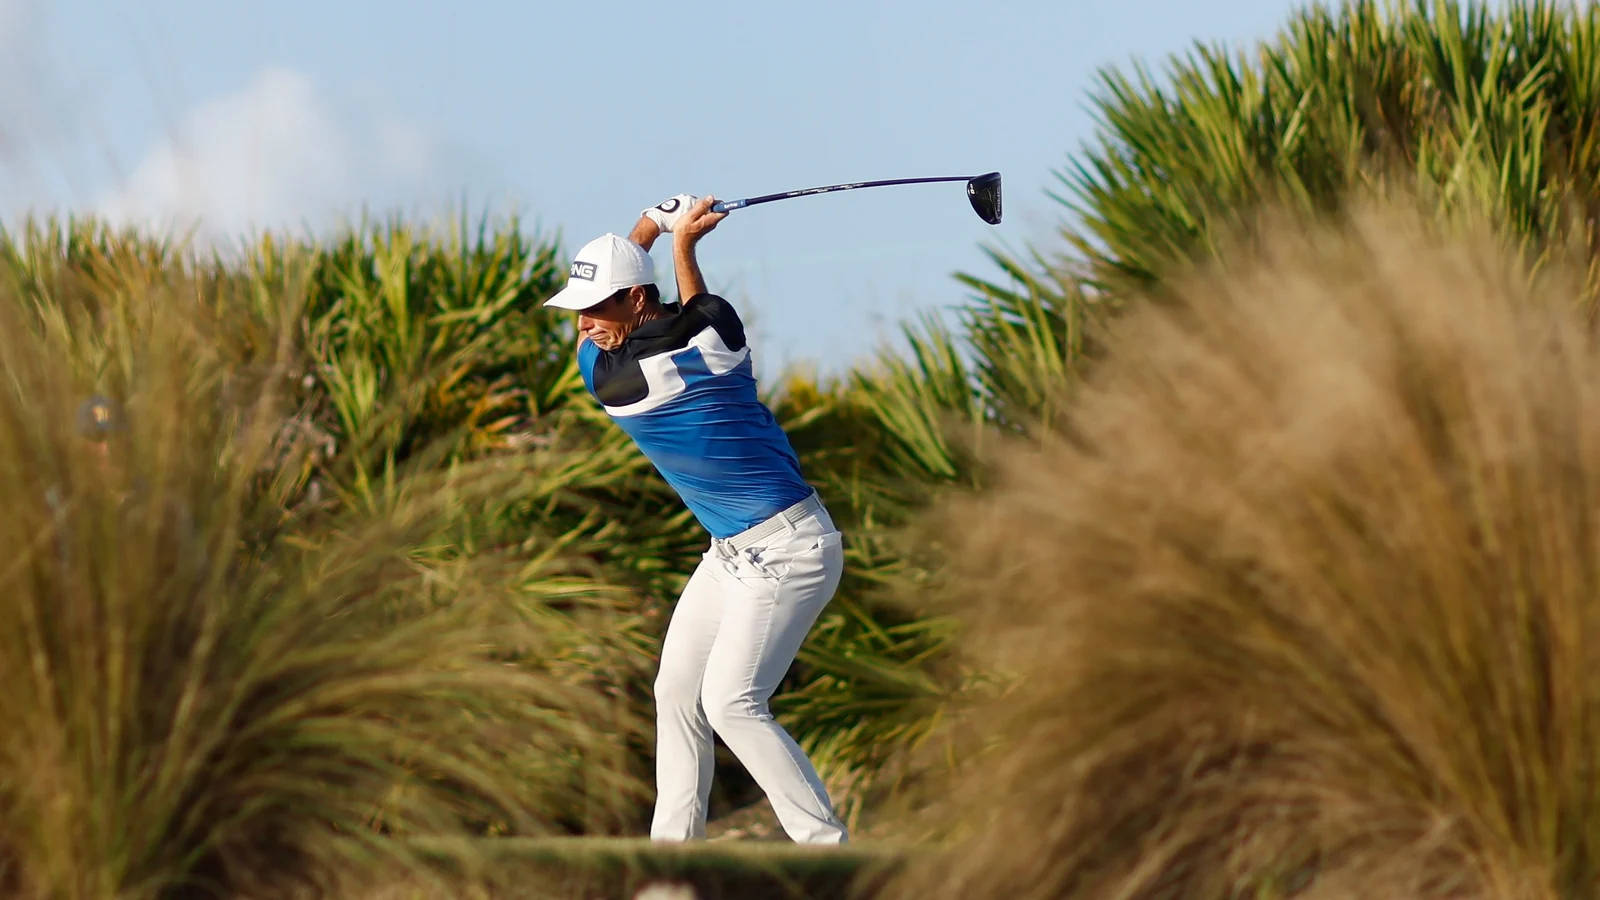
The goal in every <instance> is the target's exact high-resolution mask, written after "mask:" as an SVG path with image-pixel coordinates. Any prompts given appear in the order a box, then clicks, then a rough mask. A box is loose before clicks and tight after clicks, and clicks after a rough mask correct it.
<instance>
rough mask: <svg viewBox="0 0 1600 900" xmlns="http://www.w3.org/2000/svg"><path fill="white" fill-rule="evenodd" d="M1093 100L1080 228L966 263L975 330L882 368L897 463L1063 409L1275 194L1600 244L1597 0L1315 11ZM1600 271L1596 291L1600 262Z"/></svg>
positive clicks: (1589, 250)
mask: <svg viewBox="0 0 1600 900" xmlns="http://www.w3.org/2000/svg"><path fill="white" fill-rule="evenodd" d="M1092 107H1093V109H1094V111H1095V114H1096V117H1097V120H1098V123H1099V128H1098V131H1097V135H1096V137H1095V139H1094V140H1093V141H1092V142H1091V143H1089V144H1088V145H1086V146H1084V147H1081V148H1079V151H1078V152H1076V153H1075V154H1074V155H1073V156H1072V158H1071V159H1070V160H1069V162H1068V164H1067V165H1066V166H1065V167H1064V169H1063V170H1062V172H1061V173H1060V174H1059V179H1060V182H1061V185H1060V187H1061V190H1060V191H1059V192H1055V193H1052V195H1051V196H1053V197H1054V198H1055V199H1056V200H1057V201H1058V202H1059V203H1060V204H1061V207H1062V210H1063V212H1064V213H1065V214H1066V219H1065V220H1064V221H1063V223H1062V225H1061V228H1060V231H1059V238H1060V241H1059V244H1058V245H1055V246H1049V247H1039V248H1034V249H1032V250H1029V251H1028V252H1026V253H1025V254H1022V255H1020V256H1018V255H1010V254H1006V253H1001V252H998V251H997V252H993V253H991V258H992V260H993V262H994V263H995V265H996V268H997V269H998V270H999V273H998V276H997V277H990V276H977V275H971V274H968V275H964V276H962V281H963V282H964V283H965V284H966V285H967V287H968V288H969V289H970V293H971V297H970V300H969V301H968V302H967V303H965V304H963V305H962V306H961V307H960V309H959V310H958V320H957V323H956V325H955V326H954V327H953V328H952V327H950V326H945V325H941V324H939V323H938V322H930V323H926V324H924V325H922V326H920V327H917V328H914V329H912V330H911V331H910V333H909V338H910V343H911V345H912V351H911V353H910V361H909V363H907V362H902V363H898V364H897V365H898V366H899V367H900V368H890V370H889V371H888V372H886V373H880V372H878V371H875V370H873V369H864V370H863V372H864V377H863V379H862V383H861V384H860V385H859V387H860V396H859V399H860V401H861V402H862V403H864V404H866V405H867V406H869V407H870V408H872V409H874V410H875V411H876V412H877V415H878V417H879V419H880V420H881V421H882V422H883V423H884V424H885V425H893V426H895V427H897V428H899V429H900V431H899V432H898V437H897V438H896V440H898V441H900V442H902V443H904V444H907V445H908V446H904V447H895V448H892V454H891V458H890V462H891V464H893V465H895V466H896V467H897V468H907V467H909V468H911V469H914V470H920V471H924V472H927V473H929V474H930V475H932V476H933V477H934V478H936V479H941V480H947V481H948V480H954V481H963V480H966V481H970V480H971V478H972V477H973V475H972V472H971V468H970V465H969V463H970V461H968V463H963V461H962V460H961V458H960V453H959V452H957V451H955V450H954V449H953V448H952V447H951V446H949V441H950V435H951V432H950V431H948V430H946V431H938V430H932V429H930V427H929V425H928V424H927V423H929V422H931V421H933V420H935V419H941V420H944V421H946V422H957V423H969V422H971V421H973V420H974V419H979V420H985V419H987V420H992V421H995V422H997V423H999V424H1001V425H1002V426H1003V427H1004V429H1005V430H1012V431H1015V430H1019V429H1026V428H1028V427H1030V425H1029V423H1032V425H1033V426H1037V425H1040V424H1045V423H1047V421H1048V419H1049V417H1050V414H1051V413H1050V411H1049V410H1046V409H1045V408H1044V407H1045V405H1046V404H1052V403H1061V402H1065V397H1064V395H1062V394H1061V393H1060V391H1059V390H1058V389H1059V388H1060V386H1061V385H1062V384H1063V383H1065V384H1068V385H1070V384H1071V383H1073V382H1074V381H1075V380H1076V378H1077V376H1078V375H1079V374H1080V373H1081V372H1082V371H1083V369H1084V367H1085V366H1086V365H1087V364H1088V363H1089V362H1091V361H1092V360H1094V359H1095V358H1097V357H1098V355H1099V353H1098V348H1097V347H1096V346H1095V344H1094V341H1093V340H1092V337H1091V335H1092V333H1093V332H1092V330H1089V329H1088V328H1087V327H1086V326H1089V325H1091V324H1093V323H1094V322H1096V321H1100V320H1103V319H1104V318H1105V317H1106V316H1108V315H1112V314H1115V313H1116V312H1117V311H1119V310H1121V309H1123V308H1124V307H1125V306H1126V304H1127V303H1128V302H1129V301H1130V299H1131V298H1133V297H1140V298H1145V297H1151V296H1154V297H1156V298H1157V299H1159V296H1160V293H1161V288H1162V285H1163V284H1164V283H1165V278H1166V276H1167V274H1168V273H1169V272H1171V271H1173V270H1174V269H1175V268H1181V267H1182V266H1184V265H1186V264H1188V263H1189V262H1191V261H1193V260H1196V259H1202V258H1207V257H1210V256H1212V255H1214V252H1215V250H1216V247H1217V244H1218V241H1219V240H1222V239H1224V238H1225V237H1226V236H1229V235H1233V234H1235V233H1236V232H1237V231H1238V230H1239V229H1240V228H1241V227H1244V226H1246V225H1247V224H1248V223H1249V222H1250V221H1251V218H1250V217H1251V216H1252V215H1253V214H1254V211H1255V210H1256V209H1257V207H1259V206H1260V205H1262V204H1269V205H1272V206H1274V207H1278V208H1288V209H1293V210H1296V211H1298V212H1299V213H1301V214H1304V215H1317V214H1326V213H1331V212H1334V211H1336V210H1337V209H1338V208H1339V207H1340V206H1341V205H1342V204H1343V203H1345V202H1346V201H1347V199H1348V198H1350V197H1367V196H1371V195H1373V194H1379V195H1381V194H1385V193H1391V192H1392V193H1395V194H1396V196H1398V197H1401V198H1403V199H1404V200H1405V201H1406V202H1419V203H1421V204H1422V205H1423V206H1424V207H1425V208H1426V209H1428V210H1429V211H1430V214H1438V215H1462V216H1467V217H1473V216H1476V215H1478V214H1480V213H1482V212H1485V211H1487V212H1488V213H1489V214H1490V215H1491V217H1492V221H1493V222H1494V223H1495V227H1496V228H1497V229H1499V230H1500V231H1501V232H1502V233H1504V234H1505V235H1507V236H1508V237H1509V238H1511V239H1514V240H1516V241H1518V242H1520V243H1521V244H1522V246H1523V247H1524V249H1525V250H1526V251H1527V252H1529V253H1530V255H1531V256H1532V257H1534V258H1535V259H1538V258H1539V257H1540V256H1541V255H1543V254H1546V253H1556V254H1559V255H1566V254H1567V253H1568V251H1570V250H1572V249H1574V248H1576V249H1578V250H1579V251H1580V252H1583V253H1585V254H1586V255H1587V256H1588V257H1589V258H1590V259H1593V258H1595V254H1596V253H1597V252H1600V224H1597V217H1600V117H1597V116H1596V113H1595V111H1596V110H1597V109H1600V10H1597V8H1596V7H1594V6H1593V5H1583V4H1561V3H1552V2H1528V0H1513V2H1509V3H1504V4H1493V5H1487V4H1462V3H1456V2H1445V0H1409V2H1404V3H1397V4H1394V5H1392V6H1390V7H1387V8H1386V7H1385V6H1383V5H1381V4H1379V3H1377V2H1375V0H1353V2H1348V3H1344V4H1333V5H1319V6H1315V7H1308V8H1306V9H1304V10H1303V11H1300V12H1297V13H1296V14H1295V15H1294V16H1293V17H1292V18H1291V19H1290V21H1289V23H1288V24H1287V25H1286V26H1285V27H1284V28H1283V29H1282V31H1281V32H1280V33H1279V34H1278V35H1277V36H1276V37H1275V38H1273V39H1272V40H1269V41H1266V42H1264V43H1261V44H1259V45H1257V46H1253V47H1250V48H1248V49H1243V50H1230V49H1228V48H1224V47H1220V46H1215V45H1197V46H1196V47H1195V48H1194V49H1193V50H1192V51H1191V52H1189V53H1187V54H1184V55H1181V56H1175V57H1173V58H1171V59H1169V60H1168V65H1167V67H1166V70H1165V71H1164V72H1161V73H1159V74H1157V73H1153V72H1152V71H1150V70H1149V68H1147V67H1146V66H1144V65H1137V66H1134V67H1132V68H1131V70H1122V69H1114V68H1113V69H1107V70H1105V71H1104V72H1103V73H1102V74H1101V76H1100V79H1099V86H1098V88H1097V89H1096V91H1095V92H1094V95H1093V97H1092ZM1587 270H1588V272H1589V273H1590V274H1589V281H1588V287H1587V289H1586V291H1585V294H1584V297H1585V299H1584V301H1583V302H1585V303H1587V304H1590V305H1592V303H1593V299H1592V298H1593V296H1594V293H1595V290H1596V288H1597V287H1600V284H1597V283H1596V277H1595V276H1596V275H1597V274H1600V270H1597V269H1596V268H1595V264H1594V263H1592V262H1591V263H1588V264H1587ZM908 366H909V367H908ZM962 386H965V390H962ZM1041 412H1043V413H1044V414H1043V415H1040V413H1041ZM958 427H961V428H964V427H966V426H965V425H960V426H958Z"/></svg>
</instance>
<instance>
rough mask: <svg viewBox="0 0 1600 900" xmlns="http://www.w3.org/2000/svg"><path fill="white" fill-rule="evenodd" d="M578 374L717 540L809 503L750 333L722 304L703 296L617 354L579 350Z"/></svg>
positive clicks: (589, 346)
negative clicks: (765, 392) (762, 391)
mask: <svg viewBox="0 0 1600 900" xmlns="http://www.w3.org/2000/svg"><path fill="white" fill-rule="evenodd" d="M578 370H579V371H580V372H582V373H583V382H584V384H585V385H587V386H588V388H589V392H590V393H591V394H593V395H594V396H595V399H597V400H599V401H600V404H601V405H602V406H603V407H604V408H605V411H606V412H607V413H608V414H609V415H610V416H611V418H612V420H614V421H615V422H616V423H617V424H618V425H619V426H621V428H622V430H623V431H625V432H627V433H628V435H629V436H630V437H632V438H633V440H634V443H636V444H638V446H639V449H640V450H641V451H643V453H644V455H645V456H646V457H647V458H648V459H649V460H650V462H651V463H653V464H654V465H655V467H656V470H657V471H659V472H660V473H661V475H662V477H664V478H665V479H666V480H667V483H668V484H670V485H672V487H673V489H674V490H676V491H677V492H678V496H679V497H681V498H683V502H684V503H685V504H687V505H688V507H689V509H690V511H692V512H693V513H694V516H695V518H696V519H698V520H699V521H700V524H701V525H702V526H704V527H705V529H706V531H708V532H710V533H711V535H712V537H717V538H726V537H731V536H733V535H735V534H738V533H739V532H741V531H744V530H745V529H747V528H749V527H750V526H752V525H755V524H757V523H759V522H763V521H765V520H766V519H768V518H771V517H772V516H773V515H774V514H776V513H778V512H781V511H782V510H784V509H787V508H789V507H790V506H793V505H794V504H795V503H798V502H799V501H801V500H804V499H805V498H806V497H808V496H810V494H811V486H810V485H809V484H807V483H806V481H805V479H804V478H803V477H802V476H801V474H800V462H799V460H798V459H797V458H796V457H795V452H794V448H793V447H792V446H791V445H790V444H789V436H788V435H786V434H784V432H783V429H782V428H780V427H779V426H778V423H777V420H775V419H774V418H773V417H772V413H771V411H770V410H768V409H767V407H766V405H765V404H763V403H762V402H761V400H760V399H759V398H758V397H757V396H756V379H755V375H754V372H753V370H752V368H751V365H750V348H749V347H748V346H746V345H745V336H744V323H743V322H741V321H740V320H739V315H738V313H736V312H734V309H733V307H732V306H731V305H729V304H728V301H726V300H724V299H722V298H721V297H718V296H716V295H715V294H698V295H696V296H694V297H692V298H690V299H689V301H688V302H687V303H684V304H683V305H682V307H681V308H679V309H678V311H677V312H676V313H675V314H673V315H670V316H667V317H665V318H662V319H656V320H654V321H651V322H646V323H644V324H643V325H640V326H639V327H638V328H637V329H635V330H634V332H633V333H632V334H630V335H628V339H627V340H626V341H624V342H623V343H622V346H621V347H618V348H617V349H615V350H601V349H600V348H599V347H597V346H595V344H594V342H593V341H589V340H585V341H583V342H582V343H581V344H579V345H578Z"/></svg>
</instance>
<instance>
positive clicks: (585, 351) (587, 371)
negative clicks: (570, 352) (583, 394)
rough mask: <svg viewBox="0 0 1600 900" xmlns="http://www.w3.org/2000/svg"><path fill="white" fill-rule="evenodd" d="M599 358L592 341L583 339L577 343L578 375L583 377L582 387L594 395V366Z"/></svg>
mask: <svg viewBox="0 0 1600 900" xmlns="http://www.w3.org/2000/svg"><path fill="white" fill-rule="evenodd" d="M599 358H600V348H599V347H596V346H595V343H594V341H591V340H589V339H588V338H584V339H583V340H582V341H580V342H579V343H578V374H580V375H582V376H583V386H584V387H586V388H588V389H589V393H591V394H592V393H594V364H595V360H597V359H599Z"/></svg>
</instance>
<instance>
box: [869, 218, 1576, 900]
mask: <svg viewBox="0 0 1600 900" xmlns="http://www.w3.org/2000/svg"><path fill="white" fill-rule="evenodd" d="M1443 231H1444V229H1443V228H1432V227H1424V225H1423V224H1422V222H1421V220H1419V219H1418V218H1416V217H1414V216H1412V215H1410V214H1409V213H1403V212H1397V211H1396V210H1395V209H1394V208H1392V207H1390V208H1380V209H1367V210H1365V211H1363V212H1360V213H1359V214H1354V215H1352V216H1351V217H1350V219H1349V221H1348V222H1347V223H1345V224H1344V225H1343V226H1340V227H1338V228H1325V229H1306V228H1299V227H1294V226H1291V225H1288V224H1286V223H1284V222H1272V223H1270V224H1269V225H1268V226H1266V227H1264V228H1263V229H1262V230H1261V231H1260V232H1259V233H1258V239H1256V240H1255V241H1254V242H1252V243H1250V244H1247V245H1241V246H1239V247H1237V248H1235V250H1234V251H1233V252H1226V253H1223V254H1222V257H1221V258H1223V259H1225V260H1229V262H1228V263H1227V264H1226V265H1225V266H1219V267H1216V268H1212V269H1210V270H1207V271H1204V272H1198V273H1193V274H1192V275H1191V276H1190V277H1187V278H1182V279H1178V280H1177V281H1175V282H1174V283H1173V287H1172V289H1171V290H1170V292H1167V293H1165V294H1164V296H1163V297H1161V298H1160V299H1159V302H1155V303H1151V304H1148V305H1145V306H1144V307H1143V308H1141V309H1139V310H1138V311H1137V312H1135V313H1133V314H1131V315H1130V316H1129V318H1127V319H1126V320H1125V321H1122V322H1120V323H1118V324H1117V325H1116V326H1115V327H1114V328H1113V329H1111V333H1110V334H1109V335H1108V336H1107V341H1108V347H1109V353H1108V355H1107V361H1106V362H1105V363H1104V364H1103V366H1102V367H1101V368H1099V369H1097V370H1096V371H1095V373H1094V374H1093V375H1092V376H1091V377H1090V378H1089V379H1088V381H1087V382H1086V383H1085V385H1084V386H1083V387H1082V388H1081V390H1080V393H1079V394H1078V395H1077V396H1076V397H1075V398H1074V402H1073V404H1072V406H1071V407H1070V410H1071V412H1070V415H1069V416H1068V417H1067V419H1066V422H1065V425H1064V427H1063V429H1062V430H1061V432H1060V433H1059V434H1057V435H1056V436H1055V437H1052V438H1049V439H1045V440H1042V441H1039V442H1035V443H1033V444H1031V445H1029V446H1026V447H1015V448H1012V449H1011V450H1010V451H1009V452H1008V453H1007V454H1006V455H1005V456H1004V457H1003V458H1002V459H1001V460H1000V461H999V464H998V469H999V471H998V475H997V478H998V486H997V487H996V489H995V490H994V491H993V492H989V493H985V494H983V495H981V496H977V497H974V498H969V499H967V500H964V501H960V502H957V503H954V504H953V506H952V508H948V509H946V511H945V515H944V516H943V517H942V518H940V519H939V520H938V521H937V523H936V527H934V528H933V529H930V531H929V540H930V542H937V543H938V544H939V545H941V546H942V548H943V549H944V550H945V551H946V552H948V553H949V555H950V559H951V561H952V565H953V566H954V569H955V570H954V572H953V573H952V575H951V576H950V581H949V583H948V585H947V590H948V594H949V596H950V597H951V598H952V600H953V602H955V603H956V604H957V605H956V608H957V609H959V610H960V611H961V612H962V613H963V614H964V615H965V616H966V618H968V619H969V620H970V621H971V622H973V623H974V633H975V634H976V635H979V636H980V641H979V644H978V645H979V646H981V647H982V648H983V652H984V653H986V654H987V655H988V658H989V660H990V661H991V662H993V663H994V664H995V665H996V666H997V667H999V668H1000V669H1003V670H1005V671H1007V672H1009V673H1011V674H1012V675H1014V676H1015V682H1014V686H1013V688H1012V689H1011V692H1010V693H1009V695H1008V696H1007V697H1006V698H1005V699H1004V700H1003V701H999V702H995V703H992V704H989V705H988V706H987V707H986V708H984V709H982V710H979V711H977V712H976V713H975V714H974V718H973V720H972V725H973V733H974V734H975V735H976V737H977V739H978V740H980V741H981V742H982V743H983V744H984V746H985V748H986V750H985V751H984V752H982V753H979V754H977V755H975V757H974V758H973V759H972V760H971V761H970V762H969V764H968V765H967V766H966V767H965V768H964V769H963V770H962V771H961V772H960V773H959V775H958V777H957V778H956V779H954V780H953V781H952V782H951V783H950V785H949V796H948V798H947V799H946V800H945V801H943V802H942V803H940V804H938V805H937V806H936V807H935V811H936V812H937V813H938V814H937V815H932V816H926V817H924V818H922V819H921V820H920V821H922V822H937V823H940V824H941V825H945V824H949V825H950V826H951V828H950V830H952V831H954V832H955V833H956V834H957V837H956V839H955V843H954V846H953V849H952V851H951V852H950V853H949V854H947V855H946V856H945V857H943V860H942V862H940V863H938V864H936V865H929V866H919V867H915V868H913V869H910V870H908V871H907V873H906V875H905V877H904V878H903V879H902V880H901V881H900V882H899V883H898V886H897V888H896V889H895V890H893V891H890V892H888V894H887V895H888V896H904V897H923V896H950V897H957V896H959V897H966V898H983V897H995V898H1001V897H1004V898H1045V897H1051V898H1054V897H1085V898H1089V897H1092V898H1097V900H1098V898H1180V897H1181V898H1213V897H1288V896H1295V897H1316V898H1332V897H1341V898H1342V897H1364V898H1373V897H1392V898H1420V897H1439V898H1443V897H1451V898H1490V897H1493V898H1530V900H1531V898H1554V897H1573V898H1575V897H1592V896H1595V895H1596V893H1600V780H1597V775H1600V766H1597V763H1600V659H1597V652H1600V651H1597V650H1596V649H1595V648H1596V647H1597V646H1600V645H1597V643H1596V640H1597V639H1600V351H1597V349H1596V347H1595V344H1594V340H1593V336H1592V334H1591V332H1590V331H1589V329H1588V327H1587V325H1586V324H1585V323H1584V322H1583V321H1582V319H1581V318H1580V316H1579V313H1578V310H1577V305H1576V304H1577V301H1576V298H1577V297H1578V294H1579V278H1578V277H1577V276H1576V275H1573V276H1570V277H1569V276H1567V275H1565V274H1563V273H1560V272H1557V271H1555V270H1554V269H1553V268H1547V269H1545V270H1544V271H1543V272H1541V273H1539V274H1538V275H1537V277H1532V276H1530V274H1529V273H1528V271H1527V270H1526V269H1525V268H1524V267H1523V266H1522V265H1521V263H1520V262H1519V261H1518V260H1517V259H1514V258H1512V257H1511V256H1510V255H1508V254H1507V253H1506V252H1504V251H1503V250H1502V245H1501V244H1500V243H1498V242H1496V241H1495V240H1493V239H1492V238H1490V237H1488V236H1486V235H1484V234H1477V233H1471V234H1465V235H1464V234H1463V233H1462V232H1458V231H1451V232H1450V234H1448V235H1445V234H1444V233H1443Z"/></svg>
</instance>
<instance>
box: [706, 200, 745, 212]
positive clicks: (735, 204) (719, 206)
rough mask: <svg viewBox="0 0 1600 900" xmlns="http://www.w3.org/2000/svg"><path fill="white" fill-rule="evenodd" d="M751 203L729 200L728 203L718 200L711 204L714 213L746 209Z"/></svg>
mask: <svg viewBox="0 0 1600 900" xmlns="http://www.w3.org/2000/svg"><path fill="white" fill-rule="evenodd" d="M749 203H750V201H749V200H729V201H727V202H723V201H721V200H718V201H717V202H715V203H713V204H711V211H712V212H714V213H725V212H733V211H734V210H736V209H744V208H745V206H747V205H749Z"/></svg>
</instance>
